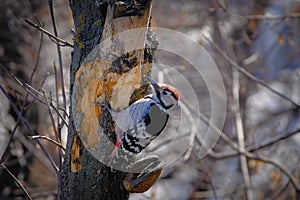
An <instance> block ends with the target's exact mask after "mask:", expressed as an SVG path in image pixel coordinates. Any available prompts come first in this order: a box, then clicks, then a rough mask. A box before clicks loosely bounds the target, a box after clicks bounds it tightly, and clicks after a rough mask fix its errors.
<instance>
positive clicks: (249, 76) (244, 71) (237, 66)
mask: <svg viewBox="0 0 300 200" xmlns="http://www.w3.org/2000/svg"><path fill="white" fill-rule="evenodd" d="M203 37H204V38H205V39H206V40H207V41H208V42H209V43H210V44H211V45H212V46H213V47H214V48H215V49H216V50H217V51H218V52H219V53H220V54H221V55H222V56H223V57H224V58H225V59H226V60H227V61H228V62H229V63H230V64H231V66H232V67H234V68H235V69H237V70H238V71H239V72H240V73H242V74H243V75H245V76H246V77H247V78H249V79H251V80H253V81H255V82H257V83H258V84H260V85H261V86H263V87H265V88H267V89H268V90H270V91H271V92H272V93H274V94H276V95H278V96H279V97H281V98H283V99H285V100H287V101H288V102H290V103H291V104H293V105H294V106H295V107H297V108H300V105H299V104H298V103H297V102H295V101H294V100H292V99H291V98H290V97H288V96H286V95H284V94H282V93H280V92H278V91H276V90H274V89H273V88H272V87H270V86H269V85H268V84H267V83H266V82H264V81H263V80H261V79H258V78H256V77H255V76H253V75H252V74H251V73H249V72H248V71H247V70H245V69H244V68H242V67H241V66H239V65H238V64H237V63H236V62H234V61H233V60H232V59H231V58H230V57H229V56H228V55H227V54H226V53H225V52H224V51H223V50H222V49H221V48H220V47H219V46H218V45H216V44H215V43H214V42H212V41H211V40H210V39H209V38H207V37H205V36H203Z"/></svg>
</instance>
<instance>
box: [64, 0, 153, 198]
mask: <svg viewBox="0 0 300 200" xmlns="http://www.w3.org/2000/svg"><path fill="white" fill-rule="evenodd" d="M113 2H114V3H113ZM113 2H110V1H104V2H100V1H98V2H97V1H94V0H87V1H84V3H83V2H82V1H72V0H71V1H70V5H71V9H72V12H73V17H74V23H75V28H76V35H75V37H74V51H73V54H72V65H71V84H70V85H71V89H70V93H71V98H70V99H71V109H70V122H69V134H68V142H67V147H66V153H65V158H64V163H63V169H62V172H61V175H62V176H61V182H62V183H61V194H60V197H61V199H105V200H109V199H114V200H116V199H122V200H123V199H128V197H129V192H128V191H126V190H125V189H124V187H123V185H122V180H123V179H124V177H125V175H126V173H125V172H122V171H117V170H112V169H111V167H108V166H107V162H106V161H105V160H106V159H107V155H110V153H111V151H112V149H113V147H114V145H112V144H113V143H114V141H115V139H116V137H115V134H114V132H113V122H112V120H111V118H110V116H109V115H108V114H107V113H102V110H101V108H100V106H99V105H98V103H103V102H104V101H107V102H108V103H109V104H110V105H111V107H112V109H116V110H118V109H119V110H122V109H124V108H125V107H127V106H128V104H129V101H130V100H131V101H132V100H136V98H138V97H134V99H132V98H133V97H131V96H132V94H133V93H134V91H135V89H136V86H139V85H140V84H141V80H142V79H143V78H142V75H143V74H144V73H147V72H149V70H150V65H149V63H150V62H151V61H152V57H153V55H152V54H153V51H152V50H150V51H149V49H151V48H146V46H147V45H149V42H148V41H147V42H146V41H145V40H146V38H148V40H149V38H153V37H149V36H150V33H149V32H148V29H147V28H146V29H141V30H140V31H138V30H137V31H135V33H136V34H135V35H134V36H133V37H128V38H126V37H124V36H123V37H122V36H121V37H120V38H118V37H116V38H110V37H112V36H116V35H117V34H122V33H123V32H124V31H126V30H129V29H132V28H141V27H148V25H149V20H150V10H151V1H148V0H141V1H133V0H132V1H126V3H125V2H115V1H113ZM145 30H146V31H145ZM99 44H105V47H104V48H102V47H101V46H100V45H99ZM130 45H133V46H136V47H140V46H142V47H143V48H142V49H135V48H132V46H130ZM150 45H151V42H150ZM99 160H100V161H101V162H100V161H99ZM103 163H106V164H103Z"/></svg>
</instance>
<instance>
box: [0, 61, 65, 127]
mask: <svg viewBox="0 0 300 200" xmlns="http://www.w3.org/2000/svg"><path fill="white" fill-rule="evenodd" d="M0 67H1V68H2V69H4V71H6V72H7V73H8V74H9V75H10V76H11V77H12V78H13V79H14V80H15V81H16V83H17V84H19V85H20V86H21V87H22V88H24V89H25V91H27V92H28V93H29V94H30V95H31V96H32V97H33V98H34V99H36V100H37V101H38V102H40V103H42V104H44V105H47V102H45V101H44V99H42V98H43V97H44V96H43V94H42V93H41V92H40V91H38V90H37V89H35V88H34V87H32V86H31V85H29V84H28V83H23V82H22V81H21V80H20V79H19V78H17V77H16V76H15V75H14V74H13V73H12V72H10V71H9V70H8V69H6V68H5V67H4V66H3V64H2V63H0ZM42 85H43V83H42V84H41V86H42ZM41 86H40V87H41ZM53 102H55V104H56V105H54V104H53ZM50 105H51V107H52V108H53V109H54V110H55V112H56V113H57V114H58V115H59V116H60V118H61V119H62V120H63V122H64V123H65V124H66V125H67V126H68V123H67V121H66V120H65V118H64V117H63V116H62V115H61V114H60V112H59V110H61V111H63V113H64V115H65V116H67V117H68V114H67V112H66V110H65V109H64V108H63V107H62V106H61V105H60V104H59V103H58V102H56V101H55V100H54V99H51V102H50Z"/></svg>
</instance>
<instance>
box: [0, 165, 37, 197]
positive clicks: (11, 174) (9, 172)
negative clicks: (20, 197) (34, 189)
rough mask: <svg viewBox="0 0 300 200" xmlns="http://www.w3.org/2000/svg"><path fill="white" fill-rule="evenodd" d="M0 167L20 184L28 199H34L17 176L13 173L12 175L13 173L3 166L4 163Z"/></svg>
mask: <svg viewBox="0 0 300 200" xmlns="http://www.w3.org/2000/svg"><path fill="white" fill-rule="evenodd" d="M0 166H1V167H2V168H3V169H5V171H6V172H7V173H8V174H9V175H10V176H11V177H12V178H13V179H14V181H16V183H17V184H18V186H19V187H20V188H21V190H22V191H23V192H24V193H25V195H26V197H27V198H28V199H30V200H32V198H31V197H30V195H29V193H28V192H27V190H26V189H25V187H24V186H23V184H22V183H21V182H20V181H19V180H18V179H17V177H15V175H14V174H13V173H11V171H9V169H7V167H6V166H5V165H3V163H1V164H0Z"/></svg>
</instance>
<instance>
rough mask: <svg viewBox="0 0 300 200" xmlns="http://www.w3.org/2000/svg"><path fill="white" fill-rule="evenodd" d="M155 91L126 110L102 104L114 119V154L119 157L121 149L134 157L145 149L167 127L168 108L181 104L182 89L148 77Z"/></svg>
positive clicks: (113, 155)
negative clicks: (179, 90)
mask: <svg viewBox="0 0 300 200" xmlns="http://www.w3.org/2000/svg"><path fill="white" fill-rule="evenodd" d="M146 78H147V80H148V82H149V83H150V86H151V88H152V93H151V94H150V95H147V96H145V97H144V98H142V99H140V100H138V101H136V102H134V103H133V104H131V105H130V106H129V107H127V108H126V109H124V110H122V111H120V112H116V111H113V110H112V109H110V108H109V106H108V104H107V103H104V104H101V107H102V109H107V110H108V111H109V113H110V115H111V116H112V119H113V121H114V122H115V133H116V136H117V137H116V138H117V139H116V144H115V150H114V151H113V153H112V155H111V156H112V157H115V156H116V157H118V151H119V150H122V151H123V152H124V153H126V154H128V155H130V156H132V155H134V154H138V153H140V152H141V151H142V150H143V149H145V148H146V147H147V146H148V145H149V144H150V142H151V141H152V140H154V139H155V138H156V137H157V136H159V135H160V133H161V132H162V131H163V129H164V128H165V126H166V124H167V122H168V119H169V114H168V111H169V110H170V109H171V108H173V107H174V106H175V105H177V104H178V101H179V99H180V96H179V92H178V90H177V89H176V88H174V87H173V86H171V85H168V84H163V83H158V82H156V81H154V80H153V79H151V78H150V77H148V76H146Z"/></svg>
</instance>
